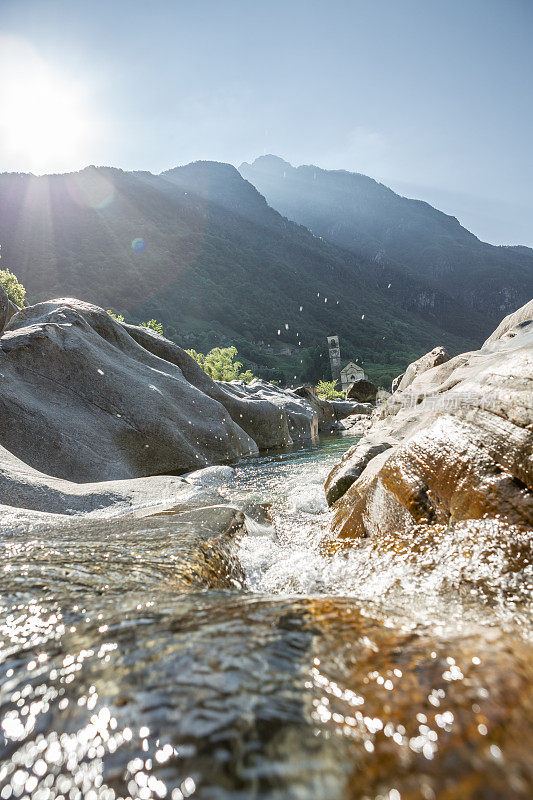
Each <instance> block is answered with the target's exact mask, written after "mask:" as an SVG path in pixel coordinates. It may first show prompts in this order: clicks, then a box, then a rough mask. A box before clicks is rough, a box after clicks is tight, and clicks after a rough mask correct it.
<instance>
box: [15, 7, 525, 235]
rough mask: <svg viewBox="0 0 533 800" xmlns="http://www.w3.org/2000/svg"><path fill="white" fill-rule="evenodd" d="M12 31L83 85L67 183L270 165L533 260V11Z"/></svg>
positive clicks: (164, 12) (184, 11)
mask: <svg viewBox="0 0 533 800" xmlns="http://www.w3.org/2000/svg"><path fill="white" fill-rule="evenodd" d="M0 35H1V36H2V37H3V39H2V41H3V42H4V43H5V42H6V40H9V41H10V42H11V43H13V42H15V43H17V46H19V45H20V46H22V44H24V45H25V44H29V45H30V46H31V47H32V48H33V51H34V53H37V55H38V57H39V59H42V63H43V64H46V66H47V68H48V67H49V68H50V69H51V70H52V71H53V75H54V76H55V79H57V80H59V78H61V80H63V79H64V80H65V81H66V82H67V83H65V85H70V84H69V83H68V82H71V83H72V85H73V86H75V87H76V91H78V90H80V87H81V90H80V91H82V93H83V110H84V114H85V116H84V117H83V119H84V126H85V127H86V128H87V130H89V128H90V125H89V122H91V124H92V121H93V120H95V121H97V123H98V124H97V125H95V126H94V130H93V128H92V127H91V131H92V133H91V136H90V137H89V136H87V137H86V141H85V142H84V144H83V146H81V145H80V146H78V147H77V148H74V149H73V151H72V152H70V151H68V153H67V154H66V155H65V158H67V155H68V159H69V160H68V161H66V162H65V164H66V166H67V167H68V168H69V169H77V168H80V167H82V166H84V165H86V164H89V163H95V164H111V165H115V166H120V167H123V168H124V169H148V170H150V171H153V172H158V171H161V170H163V169H167V168H169V167H172V166H175V165H176V164H182V163H187V162H189V161H191V160H195V159H214V160H219V161H228V162H230V163H233V164H236V165H238V164H239V163H240V162H241V161H244V160H246V161H250V160H252V159H253V158H254V157H256V156H258V155H261V154H263V153H275V154H277V155H280V156H282V157H283V158H286V159H287V160H289V161H291V162H292V163H293V164H296V165H298V164H302V163H314V164H318V165H319V166H322V167H326V168H334V169H341V168H343V169H348V170H352V171H356V172H363V173H365V174H367V175H371V176H372V177H374V178H376V179H378V180H381V181H382V182H384V183H386V184H387V185H389V186H391V187H392V188H393V189H395V190H396V191H398V192H400V193H401V194H406V195H408V196H412V197H419V198H422V199H425V200H428V201H429V202H431V203H432V204H434V205H436V206H437V207H439V208H441V209H442V210H444V211H446V212H448V213H451V214H454V215H455V216H457V217H458V218H459V220H460V221H461V222H462V223H463V224H464V225H466V227H468V228H469V229H471V230H472V231H473V232H474V233H475V234H476V235H478V236H480V238H483V239H485V240H487V241H490V242H494V243H510V244H515V243H520V244H529V245H530V246H533V192H532V187H533V154H532V150H533V148H532V144H531V143H532V140H533V102H532V92H533V69H532V64H533V47H532V43H533V0H345V1H344V2H343V1H342V0H321V1H320V2H318V1H315V0H283V1H279V0H269V1H266V2H265V1H263V2H256V1H255V0H246V2H244V0H219V1H218V2H215V1H214V0H185V1H183V0H167V2H163V1H162V0H127V1H126V0H85V2H84V1H83V0H0ZM6 37H7V39H6ZM15 50H16V48H15ZM8 51H9V47H8ZM18 52H23V51H22V50H20V48H19V51H18ZM15 61H16V59H15ZM15 66H16V65H15ZM11 68H12V69H11V71H12V72H13V65H11ZM14 71H15V72H17V71H18V70H17V69H15V70H14ZM2 73H3V74H1V75H0V81H5V80H6V78H7V76H6V70H5V69H3V70H2ZM7 79H8V80H9V78H7ZM57 80H56V85H61V84H60V83H57ZM30 82H31V81H30ZM15 85H16V79H15ZM21 86H22V88H21V90H20V93H22V94H23V93H24V91H26V89H25V88H24V85H22V84H21ZM39 91H40V90H39ZM80 102H81V101H80ZM43 103H44V105H45V106H46V105H47V101H46V100H43ZM51 105H53V102H52V101H51ZM86 119H88V120H89V122H87V124H86V125H85V120H86ZM31 127H34V128H36V129H38V127H39V126H38V125H37V126H34V125H32V126H31ZM65 127H68V126H65ZM8 133H9V131H8ZM11 134H12V139H13V137H15V138H16V135H17V131H16V130H12V131H11ZM6 135H7V134H6ZM80 141H83V138H82V139H80ZM0 143H1V138H0ZM34 149H35V148H34ZM14 152H15V151H14V150H13V152H11V151H6V148H3V150H2V151H0V171H4V170H20V171H30V170H31V169H32V168H33V171H41V172H42V171H46V165H41V167H40V169H35V167H34V166H33V167H32V163H30V160H29V159H26V160H27V162H28V163H25V158H24V150H23V149H22V150H21V151H20V152H18V153H16V154H14ZM65 152H66V151H65ZM53 168H54V165H53V164H52V163H51V165H50V168H49V169H50V170H52V169H53Z"/></svg>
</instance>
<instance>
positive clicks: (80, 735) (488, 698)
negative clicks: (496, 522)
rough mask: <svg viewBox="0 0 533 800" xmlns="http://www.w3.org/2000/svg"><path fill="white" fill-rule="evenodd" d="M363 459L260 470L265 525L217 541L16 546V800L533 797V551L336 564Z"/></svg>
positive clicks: (250, 484)
mask: <svg viewBox="0 0 533 800" xmlns="http://www.w3.org/2000/svg"><path fill="white" fill-rule="evenodd" d="M350 444H353V439H349V438H345V439H343V438H340V437H339V438H330V439H327V440H324V441H323V442H322V443H321V444H320V445H319V446H315V447H307V448H303V449H295V450H293V451H290V452H283V453H279V454H276V455H268V456H260V457H254V458H250V459H247V460H246V461H243V462H241V463H240V464H238V465H237V466H236V469H235V474H234V475H233V476H232V477H228V478H226V479H225V480H224V481H223V483H222V484H221V485H220V487H219V491H220V494H221V502H226V503H229V504H231V505H233V506H237V507H238V508H242V509H243V510H244V511H245V513H246V514H247V520H246V528H245V530H244V531H242V530H241V531H237V532H236V529H234V528H230V529H228V530H227V531H226V532H225V533H224V535H223V536H221V537H219V538H217V539H216V540H213V539H210V538H209V532H208V530H207V529H206V528H205V526H204V527H202V526H203V525H204V522H202V523H201V524H200V523H199V521H198V520H199V517H197V516H194V514H193V515H192V516H189V517H187V515H179V514H178V515H168V516H156V517H153V518H149V519H138V520H133V521H132V520H131V519H130V520H121V521H116V520H115V521H114V522H112V523H110V522H95V521H92V522H84V523H79V522H74V523H71V524H65V525H59V526H58V525H55V524H52V523H51V524H50V525H48V526H44V527H42V528H39V527H37V528H35V529H31V530H29V531H28V533H27V535H25V536H20V535H16V536H15V535H10V534H4V536H3V537H2V540H1V547H2V551H3V553H2V569H3V572H2V584H1V588H2V601H1V602H2V608H1V617H0V626H1V627H0V636H1V647H0V661H1V666H0V670H1V674H2V690H1V695H0V724H1V726H2V734H3V737H0V744H1V746H2V766H1V767H0V786H1V789H0V798H1V800H10V799H11V798H26V797H27V798H33V800H53V798H58V800H59V799H60V798H62V799H63V800H81V799H82V798H87V800H97V799H99V798H102V799H103V800H114V798H126V797H138V798H141V800H150V798H166V797H168V798H171V800H182V798H186V797H193V798H206V799H208V800H211V798H212V799H213V800H229V799H230V798H231V799H237V798H238V799H239V800H240V799H241V798H242V800H244V799H245V798H246V799H248V798H265V800H267V799H268V800H274V799H276V800H277V799H278V798H279V800H281V798H283V799H284V800H285V798H289V799H292V798H295V800H296V798H302V800H304V799H305V800H307V799H310V800H314V799H315V798H317V800H318V798H320V800H337V798H339V800H340V798H354V799H355V798H358V799H360V800H363V798H365V799H366V798H368V800H374V799H375V800H400V799H401V798H403V800H415V798H416V799H418V798H423V799H424V800H432V799H433V798H443V800H444V799H446V800H452V799H453V800H455V799H456V798H457V800H459V799H460V800H465V799H468V798H487V800H493V798H494V800H504V799H506V798H529V797H531V792H532V786H533V771H532V767H531V758H530V749H531V745H532V742H533V737H532V730H531V722H530V720H531V718H532V712H533V708H532V705H533V703H532V691H531V687H532V685H533V680H532V678H533V675H532V671H533V668H532V658H531V655H532V651H531V643H530V631H531V624H530V616H529V612H528V609H530V607H531V604H530V600H531V584H532V578H531V559H530V552H531V551H530V548H529V543H528V541H526V539H525V538H524V537H522V538H520V536H521V535H519V534H517V537H516V538H515V539H514V540H513V542H512V546H511V545H509V544H506V543H505V542H503V541H502V540H501V537H500V535H499V532H498V530H495V531H494V534H493V535H491V536H487V534H486V532H483V533H482V532H479V535H475V534H476V531H472V528H470V529H462V528H460V527H459V528H458V529H457V530H455V531H452V532H443V533H442V535H441V536H440V538H438V537H436V538H433V539H432V540H431V541H427V540H426V539H424V534H423V533H421V534H420V536H419V537H416V536H414V535H412V534H411V535H409V536H406V538H405V539H402V537H401V536H400V535H398V536H397V537H395V539H394V541H391V542H387V541H386V540H385V541H383V542H380V543H379V545H378V544H376V543H375V542H372V541H363V542H359V543H356V544H355V545H354V546H353V547H352V548H351V549H349V550H348V551H346V552H343V553H331V552H330V551H329V550H328V548H327V547H325V546H324V536H325V535H326V534H327V531H328V525H329V521H330V512H329V511H328V510H327V506H326V503H325V498H324V492H323V482H324V479H325V477H326V475H327V473H328V472H329V470H330V469H331V467H332V466H333V465H334V464H335V463H336V462H337V461H338V460H339V458H340V456H341V454H342V452H343V450H344V449H346V447H348V446H349V445H350ZM265 504H269V505H270V509H269V510H267V509H265ZM528 548H529V549H528ZM205 587H207V588H205Z"/></svg>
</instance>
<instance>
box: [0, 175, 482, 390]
mask: <svg viewBox="0 0 533 800" xmlns="http://www.w3.org/2000/svg"><path fill="white" fill-rule="evenodd" d="M0 242H1V243H2V262H1V264H2V266H4V267H10V268H11V269H12V270H13V271H14V272H15V273H16V274H17V275H18V276H19V277H20V279H21V280H22V281H23V283H24V284H25V285H26V287H27V288H28V291H29V299H30V301H37V300H41V299H45V298H49V297H51V296H65V295H74V296H77V297H79V298H81V299H85V300H89V301H92V302H95V303H98V304H99V305H102V306H104V307H106V308H114V309H115V310H117V311H122V312H124V313H125V314H126V316H127V318H129V319H131V320H134V321H136V320H140V319H148V318H150V317H156V318H158V319H160V320H162V321H163V323H164V324H165V325H166V326H167V332H168V333H169V334H170V335H171V336H174V338H175V339H176V341H179V342H180V343H181V344H184V345H185V346H193V347H195V348H196V349H207V348H208V347H211V346H214V345H215V344H230V343H235V344H236V345H237V347H238V349H239V352H240V353H241V354H242V355H243V356H244V357H245V359H246V361H247V362H251V363H252V364H254V363H255V364H257V365H259V370H260V371H261V372H262V374H264V375H266V376H269V377H280V378H283V377H285V379H287V380H294V376H297V377H298V379H300V378H308V379H310V378H315V377H319V376H320V375H323V376H326V375H327V373H328V369H327V367H326V366H325V365H324V361H325V356H324V350H325V347H324V345H325V337H326V336H327V335H328V334H330V333H338V334H339V335H340V339H341V349H342V355H343V358H344V359H345V360H346V361H348V360H350V359H355V358H359V360H360V362H361V363H363V365H364V366H365V368H366V369H367V370H368V371H369V373H370V374H371V375H372V376H373V377H375V379H377V380H378V381H380V382H385V381H386V380H388V379H389V378H390V377H391V376H392V375H394V374H396V373H398V372H399V371H401V370H402V369H403V367H404V366H405V363H406V362H408V361H411V360H412V359H413V358H414V357H417V356H419V355H421V354H422V353H424V352H426V351H427V350H429V349H430V348H432V347H434V346H435V345H437V344H446V345H447V346H448V347H449V348H451V349H452V350H453V351H459V350H464V349H466V348H468V347H471V346H474V345H476V344H478V343H479V342H480V341H481V340H482V339H483V337H484V336H485V335H486V332H487V330H488V328H487V326H485V325H484V320H481V322H480V320H479V319H477V318H476V316H475V315H471V317H470V318H469V319H465V318H464V314H463V312H462V311H460V313H459V318H458V324H457V326H456V333H455V334H454V333H452V332H450V330H449V328H450V325H448V330H444V329H443V327H442V326H440V325H439V324H438V322H437V319H436V317H435V315H432V311H431V309H428V308H425V309H423V311H424V315H425V316H423V315H421V314H420V313H418V312H417V313H415V311H414V310H409V309H408V308H406V304H404V303H401V302H400V303H399V302H397V301H395V299H394V296H393V295H392V294H391V292H390V290H388V289H387V284H386V283H384V282H383V281H384V278H383V275H382V274H381V273H380V271H379V270H376V268H375V264H374V263H373V262H371V261H368V260H367V259H365V258H355V257H354V255H353V254H352V253H349V252H348V251H346V250H342V249H341V248H338V247H336V246H334V245H332V244H330V243H328V242H325V241H322V240H321V239H320V238H317V237H316V236H315V235H313V234H312V233H310V232H309V231H308V230H307V229H306V228H305V227H302V226H301V225H297V224H295V223H294V222H290V221H289V220H287V219H285V218H284V217H282V216H281V215H280V214H279V213H278V212H277V211H274V210H273V209H272V208H270V207H269V206H268V205H267V202H266V200H265V199H264V197H262V196H261V195H260V194H259V192H258V191H257V190H256V189H255V188H254V187H253V186H252V185H251V184H250V183H248V182H247V181H245V180H244V179H243V178H242V177H241V176H240V175H239V173H238V172H237V170H236V169H235V168H234V167H231V166H229V165H226V164H219V163H214V162H197V163H195V164H189V165H188V166H186V167H180V168H176V169H174V170H170V171H169V172H167V173H165V174H163V175H161V176H155V175H152V174H150V173H147V172H146V173H145V172H135V173H133V172H124V171H122V170H118V169H112V168H95V167H88V168H87V169H85V170H82V171H81V172H78V173H71V174H67V175H51V176H43V177H35V176H31V175H24V174H4V175H0ZM406 283H407V282H406ZM411 285H412V286H413V287H415V286H416V281H415V280H414V281H413V282H412V284H411ZM413 291H414V290H413ZM444 301H445V302H449V299H448V300H447V299H446V298H444ZM444 301H443V302H444ZM452 308H456V305H455V304H454V303H453V302H452ZM418 311H420V309H418ZM452 316H453V315H452ZM452 316H451V317H450V319H451V318H452ZM448 322H449V320H448ZM459 323H460V324H459ZM481 323H483V324H481ZM489 328H490V326H489ZM299 342H300V343H301V344H300V345H299V344H298V343H299ZM283 345H284V346H285V348H288V347H292V348H293V351H292V353H291V354H289V355H286V354H285V355H284V354H280V353H279V351H280V349H281V347H282V346H283Z"/></svg>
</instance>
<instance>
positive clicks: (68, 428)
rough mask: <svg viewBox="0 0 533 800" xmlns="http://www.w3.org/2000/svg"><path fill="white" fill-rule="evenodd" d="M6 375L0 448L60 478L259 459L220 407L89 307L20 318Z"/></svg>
mask: <svg viewBox="0 0 533 800" xmlns="http://www.w3.org/2000/svg"><path fill="white" fill-rule="evenodd" d="M0 372H1V373H2V375H3V377H2V394H1V396H0V444H2V445H3V446H4V447H6V449H7V450H9V451H10V452H11V453H13V454H14V455H15V456H17V457H18V458H19V459H21V460H22V461H23V462H25V463H26V464H29V465H30V466H32V467H34V468H35V469H36V470H39V471H40V472H44V473H46V474H49V475H53V476H54V477H58V478H64V479H67V480H71V481H75V482H80V483H81V482H94V481H102V480H104V481H105V480H117V479H124V478H135V477H141V476H147V475H157V474H165V473H166V474H169V473H173V474H179V473H183V472H190V471H191V470H194V469H197V468H200V467H205V466H210V465H212V464H214V463H224V462H230V461H235V460H236V459H239V458H240V457H242V456H244V455H248V454H250V453H254V452H257V446H256V444H255V442H254V441H253V440H252V439H251V438H250V437H249V436H248V435H247V434H246V433H245V431H244V430H243V429H242V428H241V427H240V426H239V425H237V424H236V423H235V422H234V421H233V420H232V419H231V417H230V415H229V414H228V412H227V411H226V409H225V408H224V406H222V405H221V404H220V403H219V402H217V401H216V400H214V399H212V398H211V397H209V396H208V395H206V394H205V393H204V392H202V391H201V390H200V389H198V388H196V387H195V386H193V385H192V384H191V383H190V382H189V381H188V380H187V379H186V377H185V376H184V374H183V372H182V371H181V370H180V369H179V368H178V367H177V366H176V365H175V364H173V363H170V362H168V361H163V360H162V359H161V358H159V357H157V356H156V355H154V354H153V353H151V352H149V351H148V350H147V349H145V348H144V347H141V346H140V345H139V344H138V343H137V342H136V341H135V340H134V339H133V338H132V337H131V336H130V335H129V333H128V332H127V330H125V328H124V326H122V325H121V324H120V323H118V322H117V321H116V320H114V319H113V318H112V317H111V316H109V314H107V313H106V312H105V311H103V310H102V309H101V308H98V307H97V306H92V305H89V304H88V303H82V302H80V301H78V300H70V299H69V300H63V299H62V300H52V301H49V302H46V303H39V304H37V305H34V306H29V307H27V308H23V309H21V311H19V312H18V313H17V314H15V316H14V317H13V318H12V319H11V321H10V322H9V324H8V326H7V329H6V331H5V332H4V334H3V336H2V337H1V338H0Z"/></svg>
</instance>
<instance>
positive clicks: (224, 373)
mask: <svg viewBox="0 0 533 800" xmlns="http://www.w3.org/2000/svg"><path fill="white" fill-rule="evenodd" d="M186 352H187V353H188V354H189V355H190V356H191V358H194V360H195V361H196V363H197V364H199V365H200V366H201V368H202V369H203V371H204V372H206V373H207V374H208V375H209V377H210V378H213V380H214V381H235V380H239V381H244V382H245V383H250V381H251V380H253V379H254V375H252V372H251V370H249V369H247V370H246V371H245V372H241V370H242V362H241V361H235V360H234V359H235V356H236V355H237V348H236V347H214V348H213V349H212V350H210V351H209V353H207V354H206V355H203V353H197V352H196V350H187V351H186Z"/></svg>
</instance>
